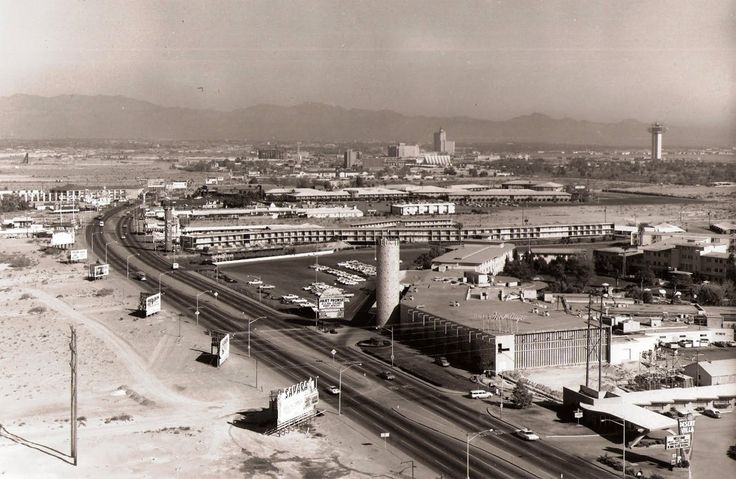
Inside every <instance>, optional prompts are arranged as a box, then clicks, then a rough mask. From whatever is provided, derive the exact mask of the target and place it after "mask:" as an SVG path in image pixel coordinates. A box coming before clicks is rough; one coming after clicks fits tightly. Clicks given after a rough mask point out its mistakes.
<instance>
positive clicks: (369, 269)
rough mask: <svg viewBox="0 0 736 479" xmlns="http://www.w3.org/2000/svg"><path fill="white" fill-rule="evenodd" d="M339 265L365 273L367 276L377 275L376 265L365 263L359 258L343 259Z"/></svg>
mask: <svg viewBox="0 0 736 479" xmlns="http://www.w3.org/2000/svg"><path fill="white" fill-rule="evenodd" d="M337 265H338V266H339V267H341V268H345V269H349V270H351V271H357V272H359V273H361V274H364V275H366V276H375V275H376V267H375V266H373V265H371V264H365V263H361V262H360V261H358V260H354V259H351V260H348V261H341V262H339V263H337Z"/></svg>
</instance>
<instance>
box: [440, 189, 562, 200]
mask: <svg viewBox="0 0 736 479" xmlns="http://www.w3.org/2000/svg"><path fill="white" fill-rule="evenodd" d="M571 197H572V195H570V193H565V192H561V191H535V190H531V189H526V188H503V189H488V190H483V191H466V192H452V193H448V195H447V200H448V201H455V202H468V201H472V202H480V203H499V202H506V203H508V202H521V201H523V202H562V203H567V202H569V201H570V198H571Z"/></svg>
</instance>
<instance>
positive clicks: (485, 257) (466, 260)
mask: <svg viewBox="0 0 736 479" xmlns="http://www.w3.org/2000/svg"><path fill="white" fill-rule="evenodd" d="M513 254H514V245H513V244H509V243H501V244H465V245H462V246H460V247H459V248H456V249H453V250H452V251H448V252H447V253H445V254H443V255H441V256H438V257H436V258H434V259H433V260H432V269H436V270H439V271H446V270H460V271H472V272H474V273H484V274H492V275H497V274H498V273H500V272H501V271H503V268H504V266H505V265H506V261H511V260H512V259H513Z"/></svg>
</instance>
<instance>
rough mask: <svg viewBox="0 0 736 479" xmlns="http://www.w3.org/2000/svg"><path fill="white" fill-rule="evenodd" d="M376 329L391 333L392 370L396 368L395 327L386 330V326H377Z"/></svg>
mask: <svg viewBox="0 0 736 479" xmlns="http://www.w3.org/2000/svg"><path fill="white" fill-rule="evenodd" d="M376 329H379V330H380V329H385V330H386V331H391V369H393V367H394V327H393V326H391V327H390V328H386V327H384V326H376Z"/></svg>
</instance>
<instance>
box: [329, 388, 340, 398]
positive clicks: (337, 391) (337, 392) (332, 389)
mask: <svg viewBox="0 0 736 479" xmlns="http://www.w3.org/2000/svg"><path fill="white" fill-rule="evenodd" d="M327 392H328V393H330V394H332V395H333V396H337V395H338V394H340V388H339V387H337V386H329V387H328V388H327Z"/></svg>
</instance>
